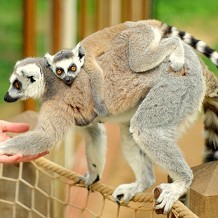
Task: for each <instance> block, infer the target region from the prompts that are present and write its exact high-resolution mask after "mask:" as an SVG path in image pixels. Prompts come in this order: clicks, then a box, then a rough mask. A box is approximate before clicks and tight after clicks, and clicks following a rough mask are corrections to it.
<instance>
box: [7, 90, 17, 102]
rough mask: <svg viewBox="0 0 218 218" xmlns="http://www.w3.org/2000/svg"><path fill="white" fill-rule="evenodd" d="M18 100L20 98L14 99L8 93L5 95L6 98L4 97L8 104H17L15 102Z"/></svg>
mask: <svg viewBox="0 0 218 218" xmlns="http://www.w3.org/2000/svg"><path fill="white" fill-rule="evenodd" d="M17 99H18V98H12V97H11V96H10V95H9V93H8V92H7V93H6V94H5V97H4V100H5V101H6V102H15V101H17Z"/></svg>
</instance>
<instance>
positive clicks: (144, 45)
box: [127, 24, 184, 72]
mask: <svg viewBox="0 0 218 218" xmlns="http://www.w3.org/2000/svg"><path fill="white" fill-rule="evenodd" d="M127 31H129V32H128V35H129V66H130V69H131V70H132V71H134V72H145V71H147V70H150V69H153V68H154V67H156V66H158V65H159V64H160V63H161V62H162V61H163V60H164V59H165V58H166V57H167V56H169V59H170V61H171V67H172V69H173V70H174V71H178V70H181V68H182V67H183V65H184V48H183V45H182V41H181V40H180V39H179V37H176V36H171V37H168V38H164V39H162V38H161V37H162V36H161V33H160V31H159V30H158V29H156V28H154V27H152V26H150V25H146V24H145V25H143V26H140V27H134V28H130V29H128V30H127Z"/></svg>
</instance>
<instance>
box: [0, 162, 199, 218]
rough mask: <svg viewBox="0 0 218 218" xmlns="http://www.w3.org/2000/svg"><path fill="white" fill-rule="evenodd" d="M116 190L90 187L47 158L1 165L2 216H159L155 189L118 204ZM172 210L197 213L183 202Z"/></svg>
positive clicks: (98, 186)
mask: <svg viewBox="0 0 218 218" xmlns="http://www.w3.org/2000/svg"><path fill="white" fill-rule="evenodd" d="M113 190H114V189H113V188H112V187H110V186H108V185H105V184H102V183H99V182H98V183H95V184H93V185H92V186H91V187H90V188H89V189H87V187H85V186H84V183H83V181H82V180H81V179H80V176H79V175H78V174H76V173H74V172H72V171H70V170H68V169H66V168H64V167H62V166H59V165H57V164H55V163H53V162H51V161H49V160H47V159H45V158H40V159H38V160H36V161H34V162H31V163H20V164H17V165H3V164H1V165H0V211H1V217H2V218H24V217H26V218H47V217H50V218H62V217H66V218H68V217H73V218H74V217H75V218H77V217H84V218H89V217H90V218H100V217H104V218H113V217H115V218H117V217H119V218H122V217H131V218H141V217H154V216H155V213H154V210H153V205H154V200H153V195H152V193H146V194H145V193H144V194H139V195H136V196H135V197H134V198H133V200H132V201H131V202H130V203H129V204H128V205H117V204H116V203H115V202H114V201H113V200H112V197H111V194H112V193H113ZM176 208H177V209H176ZM172 211H173V213H171V215H170V216H171V217H196V216H195V215H194V214H192V213H191V211H189V210H188V209H187V208H185V206H184V205H182V204H181V203H180V202H177V205H176V204H175V205H174V208H173V210H172ZM181 214H183V215H182V216H181ZM190 214H191V216H190ZM187 215H189V216H187ZM162 217H163V216H162Z"/></svg>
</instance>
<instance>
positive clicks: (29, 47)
mask: <svg viewBox="0 0 218 218" xmlns="http://www.w3.org/2000/svg"><path fill="white" fill-rule="evenodd" d="M35 24H36V0H23V57H33V56H35V54H36V25H35ZM34 109H35V102H34V100H33V99H28V100H26V101H24V103H23V110H24V111H25V110H34Z"/></svg>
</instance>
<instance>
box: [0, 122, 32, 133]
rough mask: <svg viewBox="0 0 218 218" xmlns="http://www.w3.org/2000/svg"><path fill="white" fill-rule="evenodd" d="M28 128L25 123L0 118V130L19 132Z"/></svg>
mask: <svg viewBox="0 0 218 218" xmlns="http://www.w3.org/2000/svg"><path fill="white" fill-rule="evenodd" d="M28 130H29V124H27V123H12V122H7V121H3V120H0V132H14V133H21V132H26V131H28Z"/></svg>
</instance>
